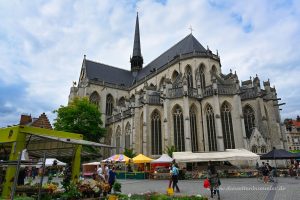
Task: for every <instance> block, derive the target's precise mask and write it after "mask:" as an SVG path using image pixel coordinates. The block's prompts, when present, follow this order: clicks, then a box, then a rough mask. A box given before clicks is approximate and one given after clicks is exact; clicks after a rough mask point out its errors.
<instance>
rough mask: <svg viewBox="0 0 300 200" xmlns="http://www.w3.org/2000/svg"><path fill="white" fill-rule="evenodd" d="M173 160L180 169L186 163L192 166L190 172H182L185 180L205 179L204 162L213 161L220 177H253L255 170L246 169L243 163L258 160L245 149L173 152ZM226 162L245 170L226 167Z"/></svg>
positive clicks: (257, 157) (255, 155)
mask: <svg viewBox="0 0 300 200" xmlns="http://www.w3.org/2000/svg"><path fill="white" fill-rule="evenodd" d="M173 158H174V159H175V160H176V162H177V163H179V166H181V167H180V168H181V169H182V168H186V167H187V166H188V165H187V163H188V164H189V165H191V166H192V168H193V169H192V170H191V171H189V172H186V171H184V172H183V173H184V177H185V178H204V177H206V176H207V174H206V173H207V172H206V169H207V163H206V162H208V161H214V162H215V163H216V164H217V167H216V168H219V170H220V176H222V177H251V176H254V173H255V170H253V168H252V169H251V168H249V169H247V168H246V166H247V165H246V164H244V163H246V162H249V161H251V162H255V161H257V160H259V155H257V154H255V153H253V152H250V151H248V150H246V149H226V150H225V151H222V152H204V153H193V152H173ZM228 162H229V163H233V164H234V163H242V164H244V165H245V169H235V168H234V166H230V165H228V164H229V163H228ZM226 163H227V164H226ZM194 164H195V165H194Z"/></svg>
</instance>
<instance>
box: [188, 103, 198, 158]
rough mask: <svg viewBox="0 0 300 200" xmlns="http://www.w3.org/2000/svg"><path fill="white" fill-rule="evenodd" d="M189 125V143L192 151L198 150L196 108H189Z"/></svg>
mask: <svg viewBox="0 0 300 200" xmlns="http://www.w3.org/2000/svg"><path fill="white" fill-rule="evenodd" d="M190 126H191V143H192V152H198V151H199V149H198V134H197V117H196V108H195V107H191V109H190Z"/></svg>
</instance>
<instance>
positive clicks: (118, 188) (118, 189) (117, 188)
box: [112, 181, 122, 192]
mask: <svg viewBox="0 0 300 200" xmlns="http://www.w3.org/2000/svg"><path fill="white" fill-rule="evenodd" d="M112 187H113V190H114V192H121V187H122V185H121V183H119V182H117V181H116V182H115V183H114V184H113V186H112Z"/></svg>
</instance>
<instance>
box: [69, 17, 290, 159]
mask: <svg viewBox="0 0 300 200" xmlns="http://www.w3.org/2000/svg"><path fill="white" fill-rule="evenodd" d="M130 62H131V70H130V71H129V70H124V69H121V68H117V67H113V66H109V65H106V64H102V63H98V62H94V61H91V60H88V59H87V58H86V56H84V59H83V63H82V67H81V73H80V77H79V81H78V85H74V86H73V87H71V90H70V95H69V101H72V99H73V98H75V97H88V98H89V99H90V101H91V102H93V103H95V104H96V105H97V106H98V107H99V109H100V111H101V112H102V113H103V121H104V123H105V127H106V128H107V136H106V138H105V141H104V142H106V143H108V144H111V145H113V146H116V149H115V150H112V151H113V152H107V153H109V154H113V153H122V152H123V151H124V150H125V148H127V149H129V148H130V149H131V148H132V149H133V150H134V152H137V153H143V154H145V155H147V156H151V157H157V156H159V155H161V154H162V153H164V152H165V150H166V148H167V147H171V146H175V148H176V151H192V152H209V151H224V150H225V149H232V148H246V149H248V150H250V151H253V152H256V153H265V152H267V151H269V150H271V149H272V148H273V147H276V148H283V147H284V142H285V140H284V138H283V137H282V133H281V131H280V111H279V105H280V104H279V103H278V100H280V99H278V98H277V94H276V89H275V87H271V86H270V81H269V80H268V81H265V82H263V87H261V82H260V79H259V78H258V77H257V76H256V77H254V78H253V79H252V78H250V79H249V80H246V81H240V80H239V79H238V75H237V74H236V72H234V73H233V72H232V71H230V72H229V73H228V74H224V73H223V72H222V68H221V61H220V56H219V55H218V53H216V54H214V53H212V51H211V50H209V48H204V47H203V46H202V45H201V44H200V43H199V42H198V40H197V39H196V38H195V37H194V36H193V35H192V34H189V35H188V36H186V37H185V38H183V39H182V40H181V41H179V42H178V43H176V44H175V45H174V46H172V47H171V48H170V49H168V50H167V51H165V52H164V53H162V54H161V55H160V56H158V57H157V58H156V59H154V60H153V61H152V62H150V63H149V64H147V65H146V66H145V67H143V57H142V53H141V41H140V33H139V18H138V15H137V18H136V25H135V35H134V45H133V54H132V57H131V58H130Z"/></svg>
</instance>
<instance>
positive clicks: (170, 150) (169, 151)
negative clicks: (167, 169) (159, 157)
mask: <svg viewBox="0 0 300 200" xmlns="http://www.w3.org/2000/svg"><path fill="white" fill-rule="evenodd" d="M175 151H176V148H175V146H167V147H166V149H165V153H167V154H168V156H170V157H171V158H172V157H173V152H175Z"/></svg>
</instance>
